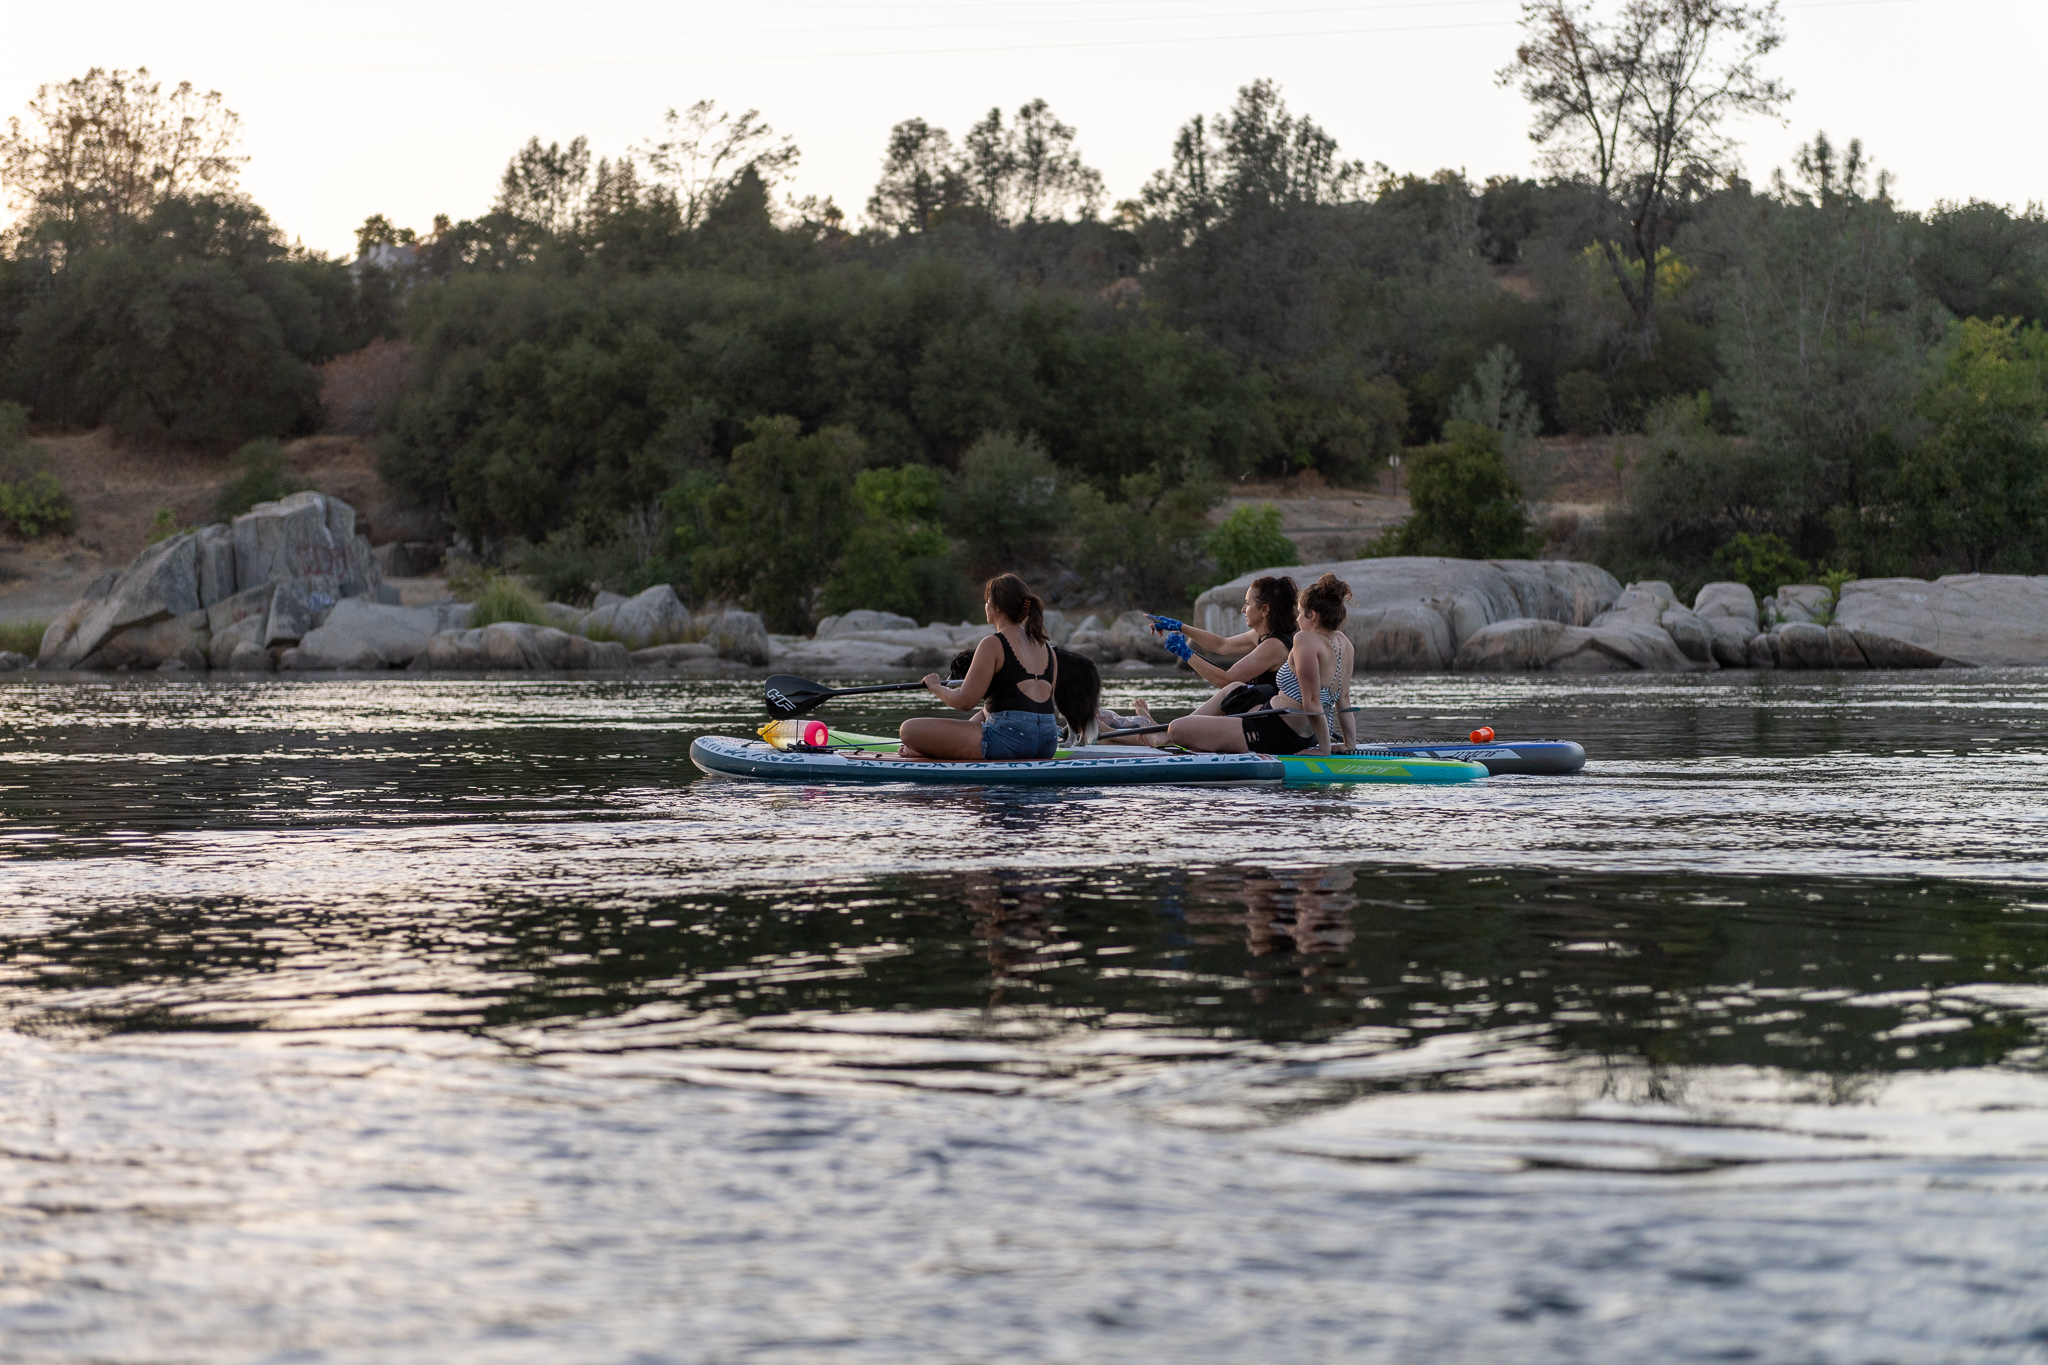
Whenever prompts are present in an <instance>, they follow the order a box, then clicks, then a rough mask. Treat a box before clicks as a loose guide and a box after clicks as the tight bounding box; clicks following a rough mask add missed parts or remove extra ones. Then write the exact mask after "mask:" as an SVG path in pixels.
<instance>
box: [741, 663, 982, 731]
mask: <svg viewBox="0 0 2048 1365" xmlns="http://www.w3.org/2000/svg"><path fill="white" fill-rule="evenodd" d="M959 685H960V679H958V678H955V679H951V680H949V681H948V682H947V683H946V686H948V687H958V686H959ZM923 688H924V684H923V683H921V682H907V683H884V684H882V685H881V686H879V687H826V686H824V685H823V684H821V683H814V682H812V681H810V680H809V679H808V678H793V677H791V676H790V675H789V674H787V673H778V674H776V675H775V676H774V677H772V678H770V679H769V680H768V681H767V683H765V684H764V685H763V690H764V692H765V695H766V698H767V702H768V714H769V715H771V716H774V717H775V718H776V719H777V720H789V719H791V718H792V717H795V716H800V715H802V714H803V713H804V712H806V711H811V710H815V709H816V708H818V707H820V706H822V705H824V704H825V703H826V702H828V701H830V700H832V699H833V698H834V697H857V696H861V695H863V694H864V693H869V692H917V691H922V690H923Z"/></svg>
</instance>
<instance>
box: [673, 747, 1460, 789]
mask: <svg viewBox="0 0 2048 1365" xmlns="http://www.w3.org/2000/svg"><path fill="white" fill-rule="evenodd" d="M863 738H866V737H863ZM883 743H884V744H886V746H887V748H886V752H885V751H884V750H883V748H882V746H881V745H877V746H876V747H875V748H860V747H855V746H847V747H843V748H835V749H832V750H830V751H825V750H815V749H788V750H782V749H775V748H771V747H770V746H768V745H767V744H764V743H762V742H761V741H760V740H757V739H734V738H731V737H729V736H725V735H704V736H702V737H700V738H698V739H696V740H694V741H692V743H691V744H690V761H691V762H693V763H695V764H696V765H697V766H698V767H699V768H701V769H703V770H704V771H705V772H706V773H709V774H711V775H713V776H716V777H753V778H761V779H765V780H767V781H771V782H914V783H922V784H926V785H938V786H973V787H989V786H1004V787H1123V786H1141V785H1144V786H1149V785H1172V786H1212V787H1213V786H1247V785H1260V784H1265V785H1274V786H1279V785H1288V786H1306V785H1326V784H1330V783H1357V782H1372V783H1450V782H1473V781H1477V780H1479V779H1481V778H1483V777H1485V776H1486V768H1485V766H1484V765H1483V764H1479V763H1472V762H1468V761H1465V760H1462V759H1440V758H1427V757H1408V756H1405V755H1399V754H1331V755H1328V756H1322V755H1308V756H1296V757H1291V758H1274V757H1271V756H1269V755H1266V754H1184V753H1172V752H1169V751H1167V750H1163V749H1141V748H1136V747H1133V746H1129V745H1115V744H1105V745H1095V746H1093V747H1090V748H1085V749H1071V750H1066V751H1064V752H1063V753H1062V754H1061V756H1059V757H1057V758H1049V759H1044V760H1041V761H1037V762H1023V763H989V762H969V763H919V762H912V761H908V760H905V759H900V758H897V757H896V756H895V744H896V741H894V740H888V741H884V742H883Z"/></svg>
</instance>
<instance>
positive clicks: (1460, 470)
mask: <svg viewBox="0 0 2048 1365" xmlns="http://www.w3.org/2000/svg"><path fill="white" fill-rule="evenodd" d="M1408 501H1409V506H1410V507H1411V508H1412V509H1413V511H1412V512H1411V513H1410V515H1409V517H1408V519H1407V520H1406V521H1404V522H1402V523H1401V524H1400V525H1399V526H1396V527H1393V528H1391V529H1390V530H1389V531H1388V532H1386V533H1385V534H1384V535H1382V536H1381V537H1380V539H1379V540H1378V541H1376V542H1375V544H1374V546H1373V550H1374V552H1375V553H1378V554H1392V555H1447V556H1450V557H1452V558H1456V559H1518V558H1521V557H1522V556H1524V555H1527V554H1529V553H1530V552H1531V550H1532V548H1533V547H1532V544H1531V536H1530V533H1529V509H1528V506H1527V505H1526V504H1525V503H1524V502H1523V501H1522V490H1521V488H1520V487H1519V486H1518V485H1517V484H1516V483H1515V479H1514V476H1513V475H1512V474H1510V473H1509V472H1508V467H1507V462H1506V460H1504V459H1503V458H1502V456H1501V440H1500V433H1499V432H1497V431H1493V430H1490V429H1489V428H1486V427H1482V426H1479V425H1477V424H1476V423H1472V422H1456V421H1454V422H1450V423H1448V424H1446V426H1445V427H1444V439H1443V441H1442V442H1440V443H1439V444H1437V445H1431V446H1423V447H1421V448H1420V449H1418V450H1415V451H1411V452H1410V453H1409V456H1408Z"/></svg>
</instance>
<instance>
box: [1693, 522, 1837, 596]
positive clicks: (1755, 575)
mask: <svg viewBox="0 0 2048 1365" xmlns="http://www.w3.org/2000/svg"><path fill="white" fill-rule="evenodd" d="M1714 567H1715V568H1716V569H1718V570H1719V571H1720V572H1722V573H1724V574H1726V575H1727V576H1728V577H1729V578H1731V579H1733V580H1734V581H1735V582H1737V583H1744V584H1747V585H1748V586H1749V590H1750V591H1751V592H1753V593H1755V594H1756V595H1757V596H1758V597H1765V596H1768V595H1769V594H1771V593H1774V592H1776V591H1777V590H1778V589H1779V588H1780V587H1782V586H1783V585H1785V584H1787V583H1807V582H1811V581H1812V579H1813V567H1812V566H1811V565H1810V564H1808V563H1807V562H1806V561H1805V560H1803V559H1801V558H1800V557H1799V556H1798V555H1796V554H1794V553H1792V547H1791V546H1790V545H1787V544H1786V543H1785V541H1784V539H1783V538H1782V537H1780V536H1775V535H1772V534H1771V533H1770V532H1768V531H1765V532H1763V533H1761V534H1757V535H1752V534H1751V533H1749V532H1747V531H1742V532H1738V533H1737V534H1736V535H1734V536H1733V537H1731V538H1730V539H1729V541H1728V543H1727V544H1726V545H1723V546H1722V547H1721V548H1720V549H1719V550H1717V551H1715V553H1714Z"/></svg>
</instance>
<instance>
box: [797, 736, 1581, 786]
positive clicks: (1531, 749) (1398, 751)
mask: <svg viewBox="0 0 2048 1365" xmlns="http://www.w3.org/2000/svg"><path fill="white" fill-rule="evenodd" d="M826 734H827V736H828V739H827V745H828V746H829V747H831V748H834V749H840V748H849V747H850V748H859V749H873V750H874V751H876V752H878V753H880V752H884V751H886V752H889V753H894V752H895V750H896V741H895V740H894V739H892V738H889V737H887V736H884V735H863V734H856V733H854V732H852V731H850V730H837V729H830V728H829V727H828V729H827V731H826ZM1144 752H1145V751H1144V749H1142V748H1139V747H1138V746H1136V745H1129V744H1097V745H1095V746H1093V747H1092V748H1085V749H1061V750H1060V751H1059V752H1058V754H1057V755H1056V757H1059V758H1067V757H1071V756H1075V755H1086V756H1088V757H1094V758H1101V757H1116V756H1118V755H1128V754H1143V753H1144ZM1312 757H1315V756H1314V755H1297V756H1295V757H1291V758H1287V759H1284V760H1282V761H1283V762H1286V763H1293V764H1302V763H1307V762H1308V761H1309V760H1310V759H1311V758H1312ZM1332 757H1342V758H1440V759H1445V760H1449V761H1454V762H1463V763H1479V764H1483V765H1484V766H1485V768H1486V771H1487V772H1488V773H1491V774H1504V773H1511V774H1515V775H1517V776H1524V777H1569V776H1570V775H1571V774H1573V773H1575V772H1578V771H1579V770H1580V769H1582V768H1584V767H1585V766H1586V751H1585V749H1583V748H1582V747H1580V746H1579V745H1577V744H1575V743H1573V742H1572V741H1571V740H1568V739H1501V740H1494V741H1492V742H1490V743H1486V744H1457V743H1444V742H1441V741H1439V742H1437V743H1429V742H1426V741H1422V740H1402V741H1398V742H1392V743H1386V744H1361V745H1359V746H1358V747H1357V748H1356V749H1353V750H1351V752H1350V753H1348V754H1342V755H1332Z"/></svg>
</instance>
